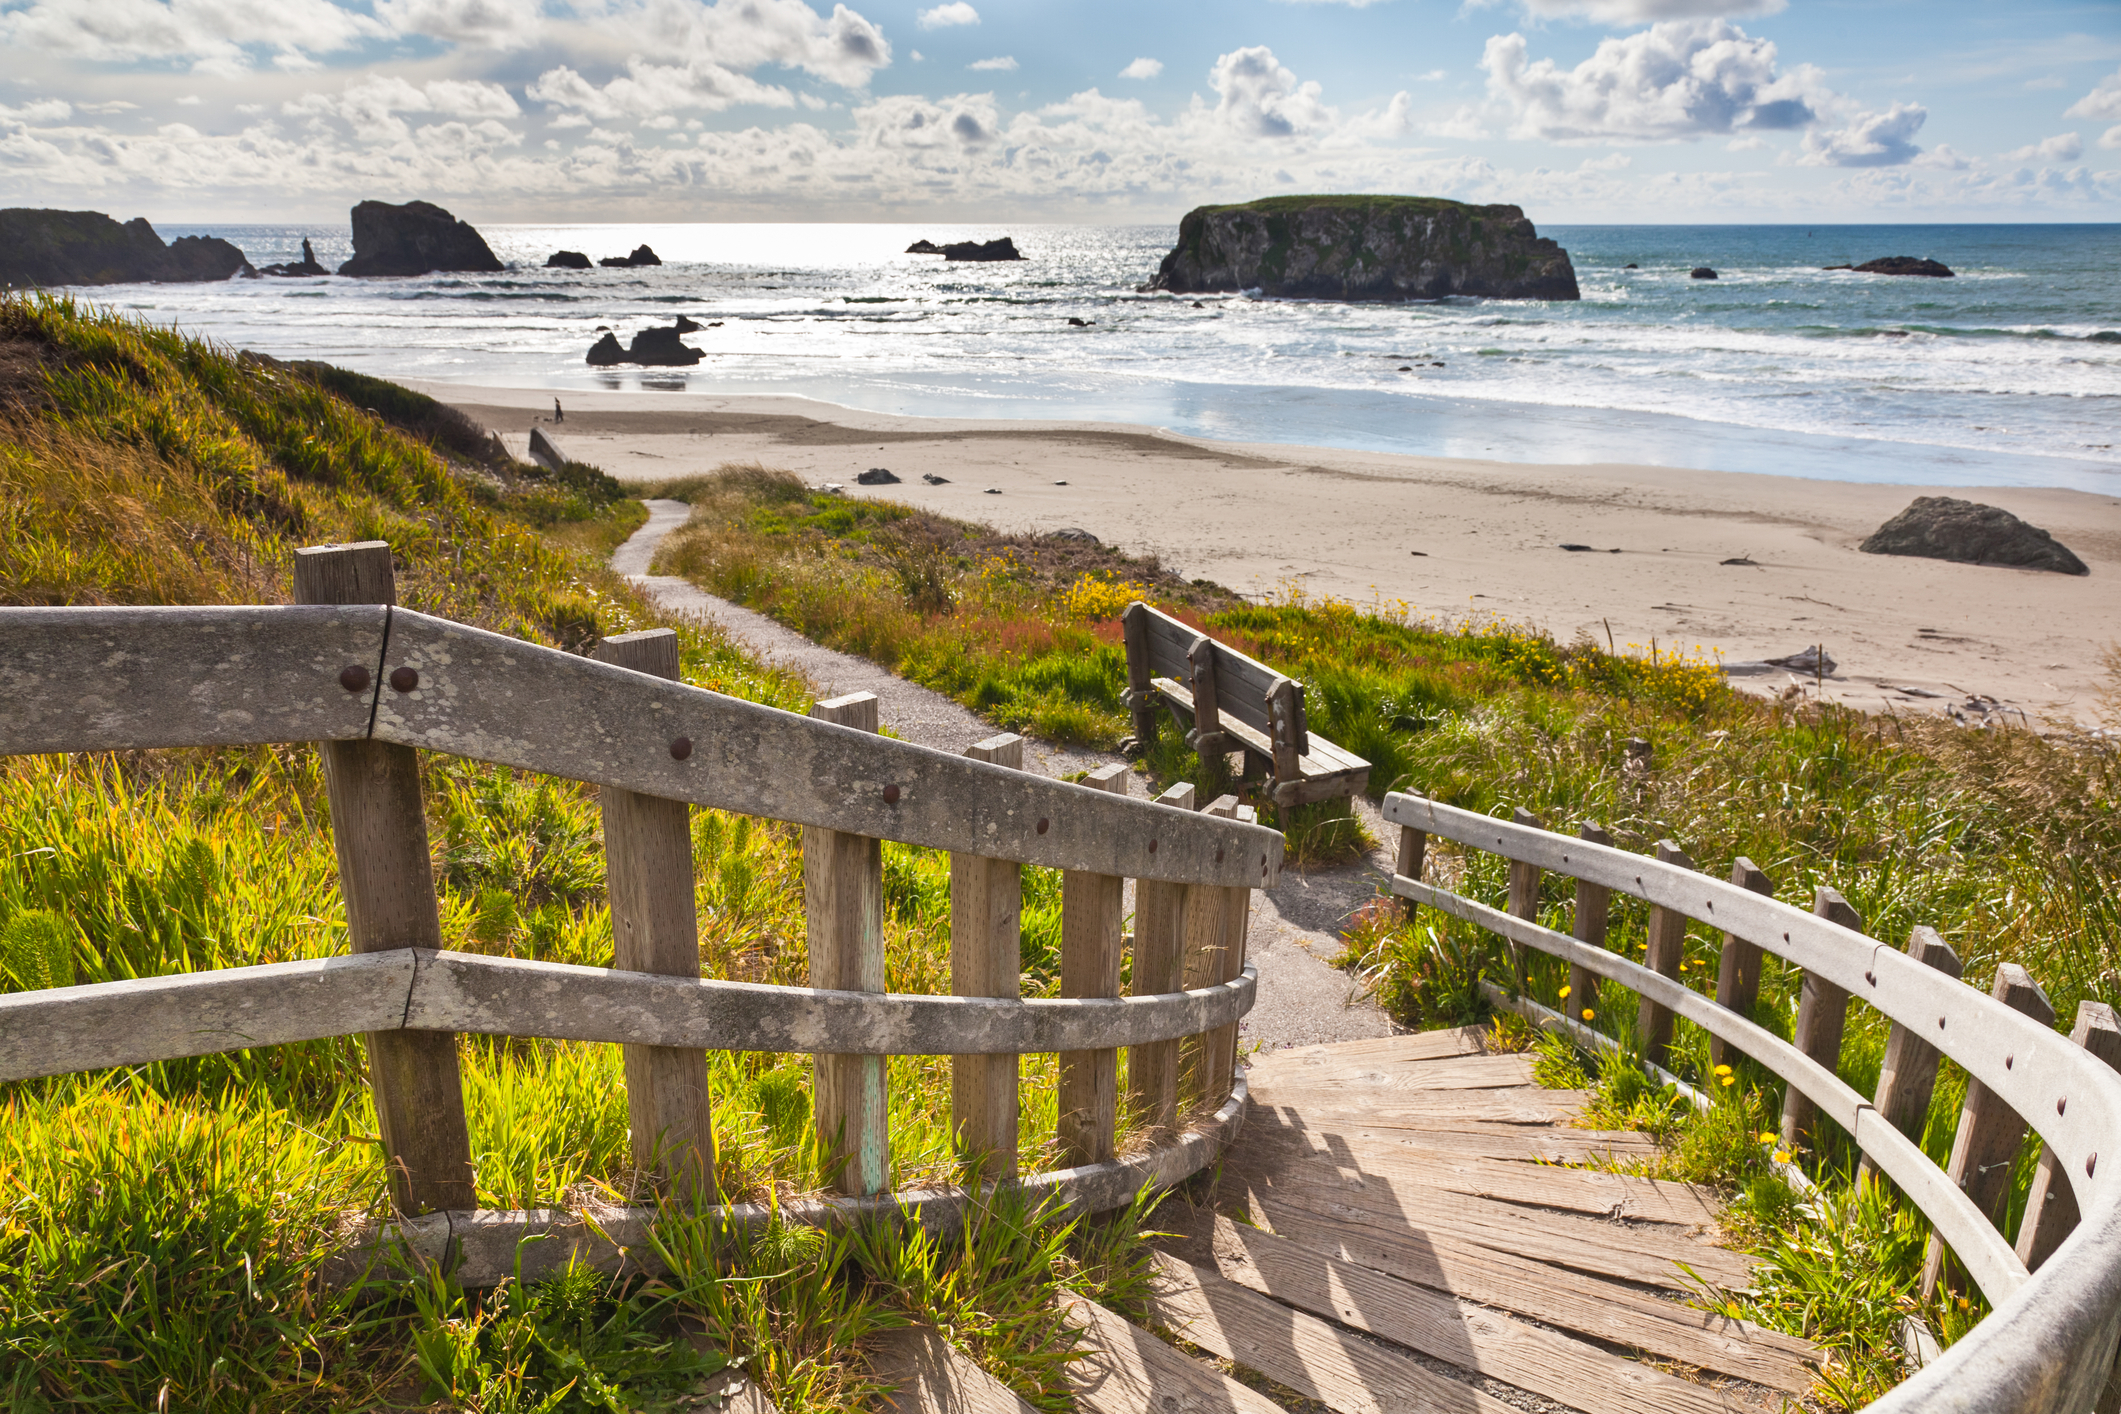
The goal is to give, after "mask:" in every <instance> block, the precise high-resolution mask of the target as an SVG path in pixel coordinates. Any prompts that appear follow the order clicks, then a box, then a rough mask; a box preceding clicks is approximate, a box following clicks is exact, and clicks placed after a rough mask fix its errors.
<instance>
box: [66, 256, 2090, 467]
mask: <svg viewBox="0 0 2121 1414" xmlns="http://www.w3.org/2000/svg"><path fill="white" fill-rule="evenodd" d="M482 231H483V234H484V235H485V236H486V238H487V240H488V243H489V244H490V245H491V246H492V247H493V249H494V252H495V253H496V254H497V255H498V256H499V257H500V258H501V259H502V260H503V261H506V262H508V263H509V264H510V265H511V266H512V267H513V268H511V269H510V270H508V271H506V272H504V273H501V274H496V275H478V276H473V275H431V276H426V277H422V278H418V279H408V280H340V279H336V278H321V279H294V280H285V279H263V280H246V281H232V282H229V283H227V284H213V285H157V286H112V287H104V288H100V289H97V290H94V291H89V292H87V293H88V294H90V295H91V297H92V298H94V299H96V300H97V301H99V302H102V303H106V304H108V305H111V306H113V307H115V308H118V309H121V310H125V311H128V312H133V313H138V314H141V315H144V316H146V317H148V318H150V319H153V320H156V321H159V322H165V323H168V322H174V323H175V324H177V325H179V326H181V327H183V328H185V329H186V330H189V331H192V332H196V333H200V334H204V335H207V336H210V337H212V338H214V339H216V340H219V341H221V342H223V343H226V344H228V345H230V346H232V347H237V348H251V349H258V350H261V351H264V352H267V353H271V354H274V355H276V356H278V357H282V358H316V359H324V360H328V361H330V362H333V363H338V364H343V365H345V366H347V367H351V368H356V369H360V370H362V371H365V372H370V373H375V374H379V375H382V376H385V377H393V378H424V379H436V380H442V381H449V382H460V383H466V384H482V385H500V386H508V387H526V388H549V389H552V390H553V391H554V392H555V393H556V394H558V395H560V396H562V397H563V398H564V396H565V394H566V393H567V392H568V391H570V390H580V389H613V390H638V391H640V392H642V393H644V394H653V393H656V392H667V391H692V392H712V393H724V394H792V395H798V396H802V397H809V398H816V399H821V400H824V401H827V402H832V403H839V404H843V405H846V406H851V407H857V408H864V409H869V410H872V411H877V412H888V413H900V414H912V415H926V416H948V417H979V418H1026V419H1069V420H1091V421H1100V422H1131V423H1146V424H1149V425H1153V426H1159V427H1166V428H1170V429H1172V430H1173V431H1177V432H1181V433H1186V434H1190V435H1194V436H1201V437H1212V438H1221V439H1228V440H1237V441H1247V442H1278V443H1291V444H1306V445H1324V446H1334V447H1346V448H1361V449H1368V450H1376V451H1391V452H1410V453H1417V454H1427V455H1442V456H1466V457H1486V458H1494V459H1499V460H1507V461H1517V462H1558V463H1572V464H1584V463H1594V462H1642V463H1650V464H1655V465H1667V466H1693V467H1703V468H1708V469H1712V470H1721V471H1738V472H1773V473H1779V474H1784V475H1794V476H1802V477H1813V478H1820V479H1826V480H1837V481H1868V482H1892V483H1902V484H1925V483H1926V484H1940V485H1954V486H1978V485H2006V486H2064V487H2074V488H2077V489H2081V490H2086V491H2093V492H2103V493H2108V494H2121V226H2116V225H2104V226H2054V225H2024V226H2003V225H1964V226H1813V227H1806V226H1555V227H1542V228H1541V232H1542V234H1545V235H1550V236H1552V237H1554V238H1555V239H1556V240H1558V241H1559V242H1560V243H1561V244H1562V245H1563V246H1565V247H1566V248H1567V249H1568V251H1569V253H1570V255H1571V257H1572V258H1573V260H1574V262H1575V266H1576V272H1577V279H1578V282H1579V284H1580V285H1581V286H1582V290H1583V298H1582V300H1581V301H1578V302H1575V303H1551V304H1550V303H1535V302H1520V301H1495V302H1484V301H1478V300H1451V301H1445V302H1442V303H1419V304H1394V305H1380V304H1336V303H1325V302H1310V301H1288V300H1267V299H1259V298H1255V297H1249V296H1246V295H1242V294H1239V295H1224V296H1208V297H1205V298H1203V299H1201V300H1200V302H1199V307H1197V308H1196V307H1195V302H1194V301H1193V300H1192V299H1190V298H1188V299H1179V298H1174V297H1172V296H1169V295H1144V294H1140V293H1137V287H1138V286H1139V285H1141V284H1143V283H1145V282H1146V281H1147V280H1148V279H1149V277H1150V276H1151V275H1152V274H1154V272H1155V270H1156V267H1157V264H1158V263H1159V261H1160V260H1161V259H1162V257H1163V255H1164V253H1165V252H1166V251H1167V250H1168V249H1169V248H1170V246H1171V244H1172V241H1173V240H1174V238H1175V234H1176V228H1175V227H1173V226H1007V227H978V228H974V227H965V226H955V225H947V224H940V223H938V224H928V225H768V224H753V225H737V224H723V225H710V224H691V225H624V226H619V225H613V226H488V227H483V228H482ZM1004 233H1006V234H1009V235H1011V236H1013V237H1014V239H1015V241H1016V243H1017V246H1018V247H1019V248H1020V249H1021V250H1022V251H1023V252H1024V253H1025V254H1026V255H1027V256H1028V257H1029V258H1028V259H1026V260H1025V261H1022V262H1020V263H1010V264H946V263H944V262H943V261H942V260H941V259H940V258H938V257H935V256H914V255H906V254H904V253H903V252H904V250H905V248H906V246H907V245H909V244H910V243H912V242H913V241H914V240H916V239H918V238H923V237H925V238H929V239H932V240H935V241H937V242H938V243H940V242H943V241H947V240H956V239H964V238H973V239H984V238H988V237H992V236H995V235H1000V234H1004ZM162 234H163V236H164V237H165V238H174V237H176V236H180V235H218V236H222V237H225V238H226V239H228V240H231V241H233V242H235V243H236V244H237V245H239V246H241V247H242V248H243V249H244V251H245V252H246V253H247V254H248V255H249V257H250V259H251V261H252V262H253V263H254V264H257V265H264V264H266V263H268V262H273V261H285V260H292V259H296V258H298V255H299V245H300V242H301V240H302V238H303V237H304V236H307V237H309V238H310V239H311V240H312V241H313V242H314V244H315V247H316V251H317V256H318V259H319V260H320V261H321V262H322V263H323V264H324V265H326V266H327V267H336V265H337V264H338V263H339V262H340V261H342V260H344V259H346V258H347V256H348V255H350V254H351V240H350V235H349V231H348V228H347V227H345V226H174V225H173V226H168V227H164V228H162ZM642 242H646V243H648V244H649V245H651V246H652V247H654V249H655V250H656V251H657V253H658V254H660V255H661V257H662V259H663V261H664V262H665V263H664V264H663V265H662V266H660V267H652V268H646V269H601V268H598V269H592V270H588V271H570V270H547V269H545V268H543V267H544V262H545V257H546V256H547V255H549V254H550V253H551V252H553V251H555V250H561V249H566V250H579V251H583V252H585V253H586V254H588V255H589V256H590V257H591V258H592V259H596V258H598V257H602V256H608V255H623V254H625V253H626V252H627V251H629V250H631V249H632V248H633V247H634V246H636V245H638V244H640V243H642ZM1888 255H1914V256H1925V257H1929V258H1932V259H1937V260H1941V261H1943V262H1944V263H1945V264H1947V265H1949V266H1951V267H1952V268H1953V269H1954V270H1956V271H1957V272H1958V274H1957V276H1956V278H1953V279H1949V280H1942V279H1922V278H1905V277H1902V278H1895V277H1888V276H1872V275H1855V274H1851V273H1849V272H1846V271H1829V270H1824V269H1822V268H1821V267H1823V266H1827V265H1833V264H1841V263H1860V262H1862V261H1866V260H1870V259H1874V258H1877V257H1880V256H1888ZM1698 265H1707V266H1710V267H1712V268H1714V269H1715V270H1716V271H1717V273H1718V276H1719V278H1718V279H1716V280H1714V281H1708V280H1694V279H1691V278H1690V277H1689V273H1688V272H1689V271H1690V270H1691V269H1692V268H1693V267H1695V266H1698ZM680 314H684V315H688V316H690V317H691V318H692V319H694V320H696V321H698V322H699V323H701V324H703V325H708V326H711V327H708V328H704V329H702V330H701V331H700V332H699V333H697V334H694V335H691V336H689V337H688V342H690V343H692V344H694V345H695V346H697V347H699V348H701V349H703V350H704V351H705V352H706V354H707V358H706V359H705V361H703V362H702V363H700V364H699V365H697V366H696V367H693V368H690V369H619V370H601V369H594V368H591V367H589V366H588V365H587V363H586V362H585V361H584V355H585V354H586V353H587V351H588V349H589V346H590V345H591V343H593V342H594V341H595V340H596V338H597V336H598V330H599V328H600V326H608V327H610V328H612V329H614V330H616V331H617V332H618V333H619V336H620V339H621V341H622V342H624V341H625V340H626V339H627V338H629V337H630V336H631V335H632V333H633V332H634V331H635V330H637V329H639V328H641V327H642V326H644V325H647V324H655V323H661V324H668V323H669V322H671V321H672V320H673V319H675V318H676V316H678V315H680ZM1071 318H1074V319H1080V320H1085V321H1089V323H1088V325H1087V327H1076V326H1073V325H1071V324H1070V323H1069V322H1068V321H1069V320H1070V319H1071Z"/></svg>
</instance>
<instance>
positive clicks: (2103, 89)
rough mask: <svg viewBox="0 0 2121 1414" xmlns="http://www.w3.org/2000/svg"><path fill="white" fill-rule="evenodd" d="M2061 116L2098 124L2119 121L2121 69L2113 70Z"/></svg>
mask: <svg viewBox="0 0 2121 1414" xmlns="http://www.w3.org/2000/svg"><path fill="white" fill-rule="evenodd" d="M2062 116H2063V117H2065V118H2091V119H2093V120H2095V121H2098V122H2112V121H2114V120H2116V119H2121V69H2116V70H2114V71H2113V72H2112V73H2110V74H2108V75H2107V76H2106V77H2105V78H2103V79H2101V80H2099V82H2097V83H2096V84H2093V85H2092V91H2091V92H2090V93H2087V94H2085V95H2084V97H2082V98H2080V99H2078V100H2077V101H2076V102H2075V103H2072V104H2070V105H2069V107H2067V108H2065V109H2063V110H2062ZM2101 145H2102V146H2103V145H2104V144H2103V143H2102V144H2101Z"/></svg>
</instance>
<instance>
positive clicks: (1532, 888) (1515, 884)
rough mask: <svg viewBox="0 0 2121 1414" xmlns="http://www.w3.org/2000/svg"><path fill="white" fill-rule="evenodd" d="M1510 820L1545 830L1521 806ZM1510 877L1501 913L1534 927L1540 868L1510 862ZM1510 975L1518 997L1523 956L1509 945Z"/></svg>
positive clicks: (1516, 946)
mask: <svg viewBox="0 0 2121 1414" xmlns="http://www.w3.org/2000/svg"><path fill="white" fill-rule="evenodd" d="M1512 818H1513V819H1514V820H1515V821H1516V823H1517V824H1519V825H1521V826H1523V827H1524V828H1525V829H1527V830H1543V829H1545V828H1546V825H1545V823H1544V822H1543V821H1541V820H1540V818H1539V817H1538V816H1537V815H1534V814H1533V813H1532V812H1531V811H1529V810H1527V809H1525V808H1524V807H1523V806H1522V805H1520V806H1518V807H1517V808H1516V809H1515V810H1514V811H1513V812H1512ZM1509 875H1510V893H1509V899H1508V901H1507V902H1506V903H1505V905H1504V911H1505V912H1507V913H1508V914H1509V915H1510V916H1511V917H1512V918H1522V919H1524V920H1525V921H1526V922H1528V923H1537V922H1538V921H1539V866H1538V865H1536V864H1528V863H1526V862H1525V861H1524V860H1522V859H1512V860H1511V861H1510V862H1509ZM1510 971H1511V973H1512V975H1514V976H1515V977H1516V979H1517V990H1518V992H1519V994H1520V995H1521V994H1522V993H1524V992H1525V990H1526V989H1527V982H1526V978H1525V956H1524V947H1523V945H1522V944H1519V943H1511V944H1510Z"/></svg>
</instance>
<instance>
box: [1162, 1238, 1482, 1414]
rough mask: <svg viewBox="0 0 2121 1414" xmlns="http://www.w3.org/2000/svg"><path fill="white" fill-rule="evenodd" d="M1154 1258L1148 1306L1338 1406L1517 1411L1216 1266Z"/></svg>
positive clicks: (1165, 1323)
mask: <svg viewBox="0 0 2121 1414" xmlns="http://www.w3.org/2000/svg"><path fill="white" fill-rule="evenodd" d="M1150 1260H1151V1261H1152V1262H1153V1263H1154V1264H1155V1276H1154V1279H1153V1282H1152V1285H1151V1287H1150V1291H1149V1311H1150V1314H1151V1316H1152V1317H1153V1318H1154V1319H1155V1321H1156V1323H1157V1324H1158V1325H1160V1326H1162V1327H1164V1328H1166V1329H1167V1330H1169V1331H1170V1332H1171V1333H1172V1334H1174V1335H1176V1336H1177V1337H1178V1338H1179V1339H1180V1340H1183V1341H1185V1342H1187V1343H1188V1344H1190V1345H1196V1346H1199V1347H1200V1348H1201V1349H1203V1350H1205V1351H1207V1352H1208V1353H1209V1354H1211V1355H1216V1356H1219V1357H1221V1358H1222V1359H1225V1360H1228V1361H1230V1362H1231V1363H1233V1364H1236V1365H1242V1366H1243V1367H1244V1368H1246V1369H1248V1370H1257V1371H1259V1373H1261V1374H1262V1375H1265V1376H1266V1377H1267V1378H1268V1379H1270V1380H1273V1381H1275V1382H1276V1383H1278V1384H1281V1385H1285V1386H1287V1387H1288V1388H1290V1389H1293V1390H1295V1391H1296V1392H1297V1393H1298V1394H1301V1395H1303V1396H1304V1397H1306V1398H1307V1399H1315V1400H1317V1401H1318V1402H1319V1403H1321V1404H1324V1405H1326V1406H1327V1407H1328V1408H1329V1409H1332V1410H1334V1411H1335V1414H1403V1411H1407V1410H1434V1411H1438V1414H1516V1410H1515V1408H1514V1406H1512V1405H1508V1404H1505V1403H1503V1402H1502V1401H1501V1400H1499V1399H1497V1398H1495V1397H1494V1396H1493V1395H1491V1394H1487V1393H1485V1392H1483V1391H1481V1390H1479V1389H1476V1388H1474V1387H1473V1386H1471V1385H1469V1384H1461V1383H1460V1382H1458V1381H1457V1380H1453V1379H1451V1378H1449V1377H1448V1376H1445V1375H1441V1374H1438V1373H1436V1372H1435V1371H1433V1370H1431V1369H1429V1368H1428V1367H1427V1366H1425V1365H1423V1364H1421V1363H1420V1362H1418V1361H1416V1360H1414V1359H1412V1358H1410V1357H1408V1356H1406V1355H1403V1354H1401V1353H1400V1352H1399V1351H1397V1350H1394V1349H1392V1348H1390V1347H1388V1346H1384V1345H1381V1344H1379V1343H1378V1342H1376V1341H1373V1340H1364V1339H1362V1338H1360V1337H1358V1336H1354V1335H1350V1334H1349V1333H1347V1332H1346V1331H1343V1330H1340V1329H1338V1328H1336V1327H1334V1326H1332V1325H1330V1324H1328V1323H1327V1322H1325V1321H1322V1320H1320V1319H1319V1318H1318V1317H1316V1316H1313V1315H1310V1314H1308V1313H1306V1312H1303V1311H1297V1310H1293V1309H1291V1308H1290V1307H1287V1306H1284V1305H1282V1304H1281V1303H1280V1302H1278V1301H1273V1300H1270V1299H1268V1298H1267V1297H1265V1296H1262V1295H1260V1294H1259V1293H1258V1292H1256V1291H1254V1290H1252V1289H1251V1288H1250V1287H1247V1286H1240V1285H1238V1284H1237V1283H1236V1282H1234V1281H1230V1280H1228V1279H1227V1278H1225V1277H1224V1276H1223V1275H1222V1274H1221V1273H1219V1272H1217V1271H1215V1270H1213V1269H1212V1268H1206V1267H1197V1266H1194V1265H1192V1264H1190V1263H1187V1262H1181V1261H1179V1260H1178V1259H1177V1258H1176V1257H1172V1256H1169V1255H1168V1254H1165V1253H1161V1252H1159V1253H1156V1254H1154V1255H1153V1256H1152V1257H1151V1259H1150Z"/></svg>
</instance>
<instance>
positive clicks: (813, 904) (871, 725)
mask: <svg viewBox="0 0 2121 1414" xmlns="http://www.w3.org/2000/svg"><path fill="white" fill-rule="evenodd" d="M810 715H811V716H813V717H816V718H818V719H819V720H820V721H826V722H834V723H837V724H838V725H840V726H843V727H853V728H855V729H856V730H858V731H865V732H873V731H875V730H876V729H877V713H876V694H875V693H873V692H857V693H854V694H852V695H851V696H847V697H835V698H833V699H832V700H831V701H829V702H819V703H816V704H815V705H813V706H812V707H811V709H810ZM886 789H887V790H888V789H891V788H890V787H888V786H887V787H886ZM803 908H804V916H805V919H806V921H807V923H808V927H809V937H810V985H811V986H813V987H823V988H828V989H830V990H833V991H840V992H881V991H883V990H884V847H883V843H882V841H880V840H873V839H869V838H867V837H865V836H862V835H850V834H844V833H842V832H841V831H838V830H826V829H820V828H818V827H816V826H814V825H805V826H804V827H803ZM811 1065H812V1069H813V1074H814V1077H815V1079H814V1084H813V1090H814V1092H815V1098H814V1104H815V1107H816V1113H817V1127H818V1137H819V1139H820V1140H821V1141H822V1143H823V1148H824V1152H825V1154H826V1155H827V1156H828V1157H827V1159H826V1163H825V1168H826V1172H825V1178H826V1180H827V1183H828V1184H829V1186H830V1187H831V1188H832V1189H833V1190H834V1191H835V1192H839V1193H848V1194H853V1195H856V1196H861V1195H864V1194H870V1193H881V1192H883V1191H884V1190H885V1189H886V1188H887V1187H889V1186H890V1182H891V1128H890V1103H889V1098H888V1096H887V1095H886V1093H885V1090H884V1057H882V1056H835V1055H821V1056H816V1057H813V1058H812V1061H811Z"/></svg>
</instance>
